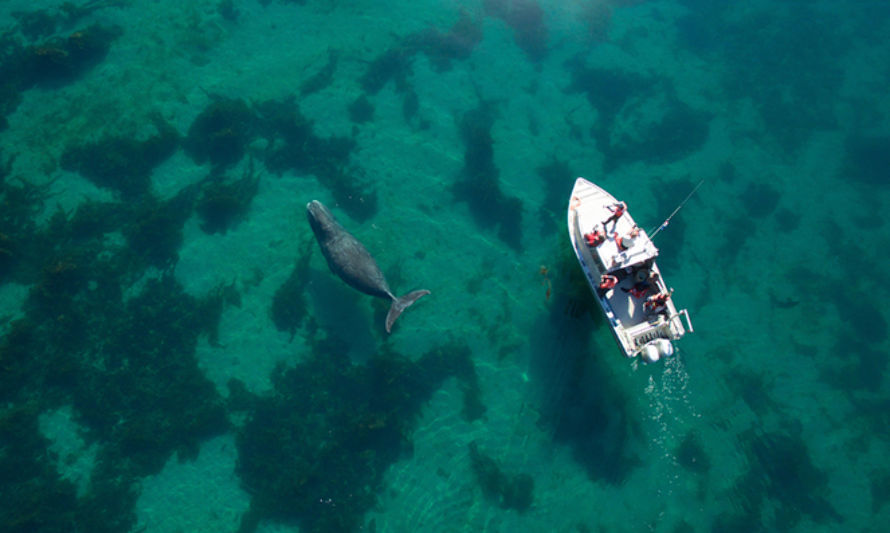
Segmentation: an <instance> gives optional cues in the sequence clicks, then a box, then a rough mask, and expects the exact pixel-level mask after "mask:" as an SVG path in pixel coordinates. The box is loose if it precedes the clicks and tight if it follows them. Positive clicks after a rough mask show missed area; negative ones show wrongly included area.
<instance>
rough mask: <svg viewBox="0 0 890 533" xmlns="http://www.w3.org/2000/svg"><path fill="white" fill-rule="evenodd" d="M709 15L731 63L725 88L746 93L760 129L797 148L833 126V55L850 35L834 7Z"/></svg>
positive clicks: (836, 73)
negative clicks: (727, 17) (726, 17)
mask: <svg viewBox="0 0 890 533" xmlns="http://www.w3.org/2000/svg"><path fill="white" fill-rule="evenodd" d="M708 20H709V21H711V23H712V25H713V26H712V29H713V31H714V32H715V33H716V34H717V35H719V39H718V42H719V45H720V46H721V49H720V50H721V52H722V53H723V54H724V56H725V60H724V61H725V62H726V64H727V65H728V66H729V67H730V68H731V69H732V70H731V71H730V73H729V75H728V76H727V78H726V80H725V87H726V92H727V94H728V95H729V96H730V97H734V98H750V99H751V100H752V101H753V102H754V104H755V105H756V106H757V107H758V108H759V110H760V114H761V116H762V117H763V120H764V122H765V124H766V125H765V127H764V131H766V132H768V133H769V135H771V136H773V138H774V139H775V140H776V141H777V142H778V143H779V144H780V145H781V146H782V147H783V148H784V149H785V150H786V151H788V152H793V151H795V150H797V149H798V148H799V147H800V146H801V145H802V144H803V143H804V142H805V141H806V140H807V139H809V138H810V136H811V135H812V133H813V132H814V131H817V130H820V129H834V128H836V127H837V119H836V114H835V105H836V102H837V97H838V91H839V90H840V88H841V84H842V83H843V80H844V76H843V69H842V67H841V65H840V64H839V63H838V61H837V58H838V57H839V56H840V55H843V54H844V53H846V51H847V50H848V48H849V46H850V44H849V43H850V40H849V39H847V38H846V35H845V34H844V32H842V31H839V29H838V26H837V22H836V20H835V16H834V15H833V14H832V13H830V12H829V11H828V10H819V9H816V8H813V7H811V6H798V5H795V6H792V5H790V4H785V5H777V6H770V7H769V8H766V9H762V10H752V12H751V13H750V14H748V15H747V16H745V17H744V18H741V19H736V18H733V21H732V22H730V23H726V24H721V23H720V22H719V20H720V19H719V18H709V19H708Z"/></svg>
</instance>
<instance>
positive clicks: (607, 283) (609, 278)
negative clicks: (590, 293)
mask: <svg viewBox="0 0 890 533" xmlns="http://www.w3.org/2000/svg"><path fill="white" fill-rule="evenodd" d="M615 285H618V278H616V277H615V276H613V275H612V274H603V276H602V277H601V278H600V290H601V291H603V292H605V291H607V290H609V289H611V288H614V287H615Z"/></svg>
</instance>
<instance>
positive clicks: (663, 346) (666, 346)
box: [655, 339, 674, 357]
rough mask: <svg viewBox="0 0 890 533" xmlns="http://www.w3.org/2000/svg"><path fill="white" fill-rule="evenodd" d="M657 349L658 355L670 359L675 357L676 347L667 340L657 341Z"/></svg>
mask: <svg viewBox="0 0 890 533" xmlns="http://www.w3.org/2000/svg"><path fill="white" fill-rule="evenodd" d="M655 347H656V348H658V355H660V356H661V357H670V356H672V355H674V345H673V344H671V341H669V340H667V339H656V340H655Z"/></svg>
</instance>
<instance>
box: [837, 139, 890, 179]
mask: <svg viewBox="0 0 890 533" xmlns="http://www.w3.org/2000/svg"><path fill="white" fill-rule="evenodd" d="M845 148H846V154H845V157H844V164H843V166H842V168H841V178H842V179H843V178H849V179H851V180H853V181H854V182H857V183H860V184H862V185H869V186H874V185H885V186H886V185H890V176H888V175H887V169H888V168H890V135H862V134H854V135H851V136H850V137H848V138H847V141H846V143H845Z"/></svg>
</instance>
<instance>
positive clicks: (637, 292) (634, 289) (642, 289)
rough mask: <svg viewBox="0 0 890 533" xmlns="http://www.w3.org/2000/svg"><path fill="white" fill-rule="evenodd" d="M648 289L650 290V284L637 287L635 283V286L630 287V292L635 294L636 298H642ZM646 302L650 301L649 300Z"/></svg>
mask: <svg viewBox="0 0 890 533" xmlns="http://www.w3.org/2000/svg"><path fill="white" fill-rule="evenodd" d="M647 290H649V286H648V285H647V286H644V287H637V286H636V285H634V286H633V287H631V288H630V293H631V294H632V295H633V297H634V298H642V297H643V296H645V295H646V291H647ZM646 303H649V302H648V301H647V302H646ZM644 305H645V304H644Z"/></svg>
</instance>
